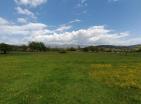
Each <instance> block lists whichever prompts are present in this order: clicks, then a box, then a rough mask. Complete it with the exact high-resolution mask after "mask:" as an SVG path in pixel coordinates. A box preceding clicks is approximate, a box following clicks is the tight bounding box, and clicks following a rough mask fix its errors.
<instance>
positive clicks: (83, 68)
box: [0, 52, 141, 104]
mask: <svg viewBox="0 0 141 104" xmlns="http://www.w3.org/2000/svg"><path fill="white" fill-rule="evenodd" d="M0 104H141V54H140V53H131V54H127V55H123V54H112V53H82V52H73V53H71V52H70V53H66V54H59V53H52V52H48V53H17V54H8V55H0Z"/></svg>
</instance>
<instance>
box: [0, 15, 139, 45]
mask: <svg viewBox="0 0 141 104" xmlns="http://www.w3.org/2000/svg"><path fill="white" fill-rule="evenodd" d="M0 31H1V32H0V37H1V38H0V42H6V43H12V44H23V43H28V42H29V41H42V42H45V43H46V44H77V45H102V44H106V45H130V44H139V43H141V37H138V38H132V39H131V38H128V36H129V35H130V34H129V33H127V32H121V33H118V32H114V31H112V30H110V29H107V28H105V26H92V27H89V28H85V29H80V30H76V31H71V32H61V33H58V32H56V30H50V29H49V28H48V26H47V25H45V24H42V23H26V24H20V25H16V24H13V23H11V22H8V21H7V20H6V19H4V18H0Z"/></svg>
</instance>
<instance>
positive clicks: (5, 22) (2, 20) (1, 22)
mask: <svg viewBox="0 0 141 104" xmlns="http://www.w3.org/2000/svg"><path fill="white" fill-rule="evenodd" d="M8 23H9V22H8V21H7V20H5V19H3V18H1V17H0V25H6V24H8Z"/></svg>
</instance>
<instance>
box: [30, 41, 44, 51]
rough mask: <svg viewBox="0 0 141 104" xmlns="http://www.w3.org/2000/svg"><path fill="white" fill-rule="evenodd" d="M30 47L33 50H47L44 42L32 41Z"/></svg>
mask: <svg viewBox="0 0 141 104" xmlns="http://www.w3.org/2000/svg"><path fill="white" fill-rule="evenodd" d="M29 48H30V49H31V50H32V51H46V46H45V45H44V43H42V42H31V43H29Z"/></svg>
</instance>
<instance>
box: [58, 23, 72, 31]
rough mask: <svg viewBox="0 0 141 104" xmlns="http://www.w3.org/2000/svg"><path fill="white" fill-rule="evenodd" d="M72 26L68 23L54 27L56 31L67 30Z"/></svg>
mask: <svg viewBox="0 0 141 104" xmlns="http://www.w3.org/2000/svg"><path fill="white" fill-rule="evenodd" d="M71 28H72V26H70V25H66V24H65V25H61V26H60V27H59V28H57V29H56V32H64V31H67V30H70V29H71Z"/></svg>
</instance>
